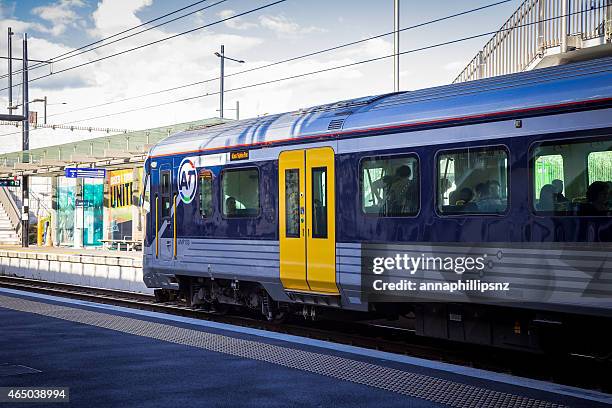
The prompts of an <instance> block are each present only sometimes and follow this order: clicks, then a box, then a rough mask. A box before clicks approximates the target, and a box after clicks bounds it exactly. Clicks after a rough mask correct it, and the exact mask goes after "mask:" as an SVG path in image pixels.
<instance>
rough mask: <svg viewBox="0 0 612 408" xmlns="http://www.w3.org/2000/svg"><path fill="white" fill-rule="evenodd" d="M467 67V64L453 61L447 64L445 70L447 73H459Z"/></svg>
mask: <svg viewBox="0 0 612 408" xmlns="http://www.w3.org/2000/svg"><path fill="white" fill-rule="evenodd" d="M465 65H466V63H465V62H462V61H451V62H449V63H447V64H445V65H444V69H445V70H447V71H453V72H454V71H457V72H458V71H459V70H460V69H462V68H464V67H465Z"/></svg>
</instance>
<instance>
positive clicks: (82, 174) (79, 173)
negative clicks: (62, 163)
mask: <svg viewBox="0 0 612 408" xmlns="http://www.w3.org/2000/svg"><path fill="white" fill-rule="evenodd" d="M64 174H65V175H66V177H67V178H104V177H106V169H96V168H93V169H92V168H79V167H66V169H65V170H64Z"/></svg>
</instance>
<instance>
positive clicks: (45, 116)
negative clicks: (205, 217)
mask: <svg viewBox="0 0 612 408" xmlns="http://www.w3.org/2000/svg"><path fill="white" fill-rule="evenodd" d="M35 102H42V103H43V104H44V105H43V118H44V122H43V123H44V124H45V125H46V124H47V106H48V105H67V104H68V103H67V102H59V103H47V97H46V96H45V97H43V98H36V99H32V100H31V101H30V102H28V104H30V103H35ZM21 105H22V104H20V103H19V104H17V105H15V106H13V107H9V109H11V108H12V109H17V108H18V107H20V106H21Z"/></svg>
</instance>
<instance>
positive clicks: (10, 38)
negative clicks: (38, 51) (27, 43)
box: [8, 27, 13, 114]
mask: <svg viewBox="0 0 612 408" xmlns="http://www.w3.org/2000/svg"><path fill="white" fill-rule="evenodd" d="M8 72H9V74H8V104H9V106H8V111H9V114H10V113H12V112H13V30H12V29H11V27H9V28H8Z"/></svg>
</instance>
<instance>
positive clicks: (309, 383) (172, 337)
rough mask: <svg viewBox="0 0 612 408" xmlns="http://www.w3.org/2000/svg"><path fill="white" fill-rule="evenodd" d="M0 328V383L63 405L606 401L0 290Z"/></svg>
mask: <svg viewBox="0 0 612 408" xmlns="http://www.w3.org/2000/svg"><path fill="white" fill-rule="evenodd" d="M0 333H1V335H0V387H68V388H69V398H70V404H69V405H70V406H79V407H80V406H86V407H89V408H91V407H98V406H130V407H170V406H173V407H177V406H190V407H191V406H206V407H217V406H219V407H224V406H227V407H238V406H240V407H242V406H257V407H260V406H266V407H277V406H278V407H289V406H291V407H295V406H304V407H310V406H317V407H332V406H333V407H352V408H353V407H365V406H376V407H395V406H396V407H437V406H454V407H533V408H537V407H565V406H571V407H597V406H607V405H608V404H610V403H612V396H610V395H606V394H602V393H598V392H595V391H587V390H583V389H577V388H572V387H567V386H561V385H555V384H549V383H545V382H540V381H536V380H528V379H523V378H519V377H513V376H509V375H504V374H497V373H491V372H486V371H482V370H478V369H472V368H466V367H460V366H455V365H451V364H446V363H438V362H432V361H427V360H422V359H418V358H414V357H407V356H399V355H395V354H390V353H385V352H380V351H376V350H367V349H361V348H357V347H352V346H345V345H339V344H334V343H329V342H324V341H320V340H312V339H307V338H302V337H297V336H290V335H286V334H282V333H272V332H266V331H261V330H256V329H252V328H245V327H237V326H232V325H228V324H223V323H218V322H211V321H203V320H197V319H191V318H185V317H178V316H171V315H165V314H159V313H153V312H148V311H143V310H135V309H126V308H121V307H117V306H111V305H103V304H97V303H91V302H83V301H78V300H71V299H64V298H58V297H52V296H48V295H42V294H33V293H29V292H21V291H16V290H11V289H3V288H0ZM56 405H58V404H54V405H51V404H48V405H47V404H44V403H42V404H40V405H34V406H56ZM59 405H60V406H62V404H59ZM6 406H12V405H11V404H6ZM14 406H17V407H19V406H23V404H14Z"/></svg>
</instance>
